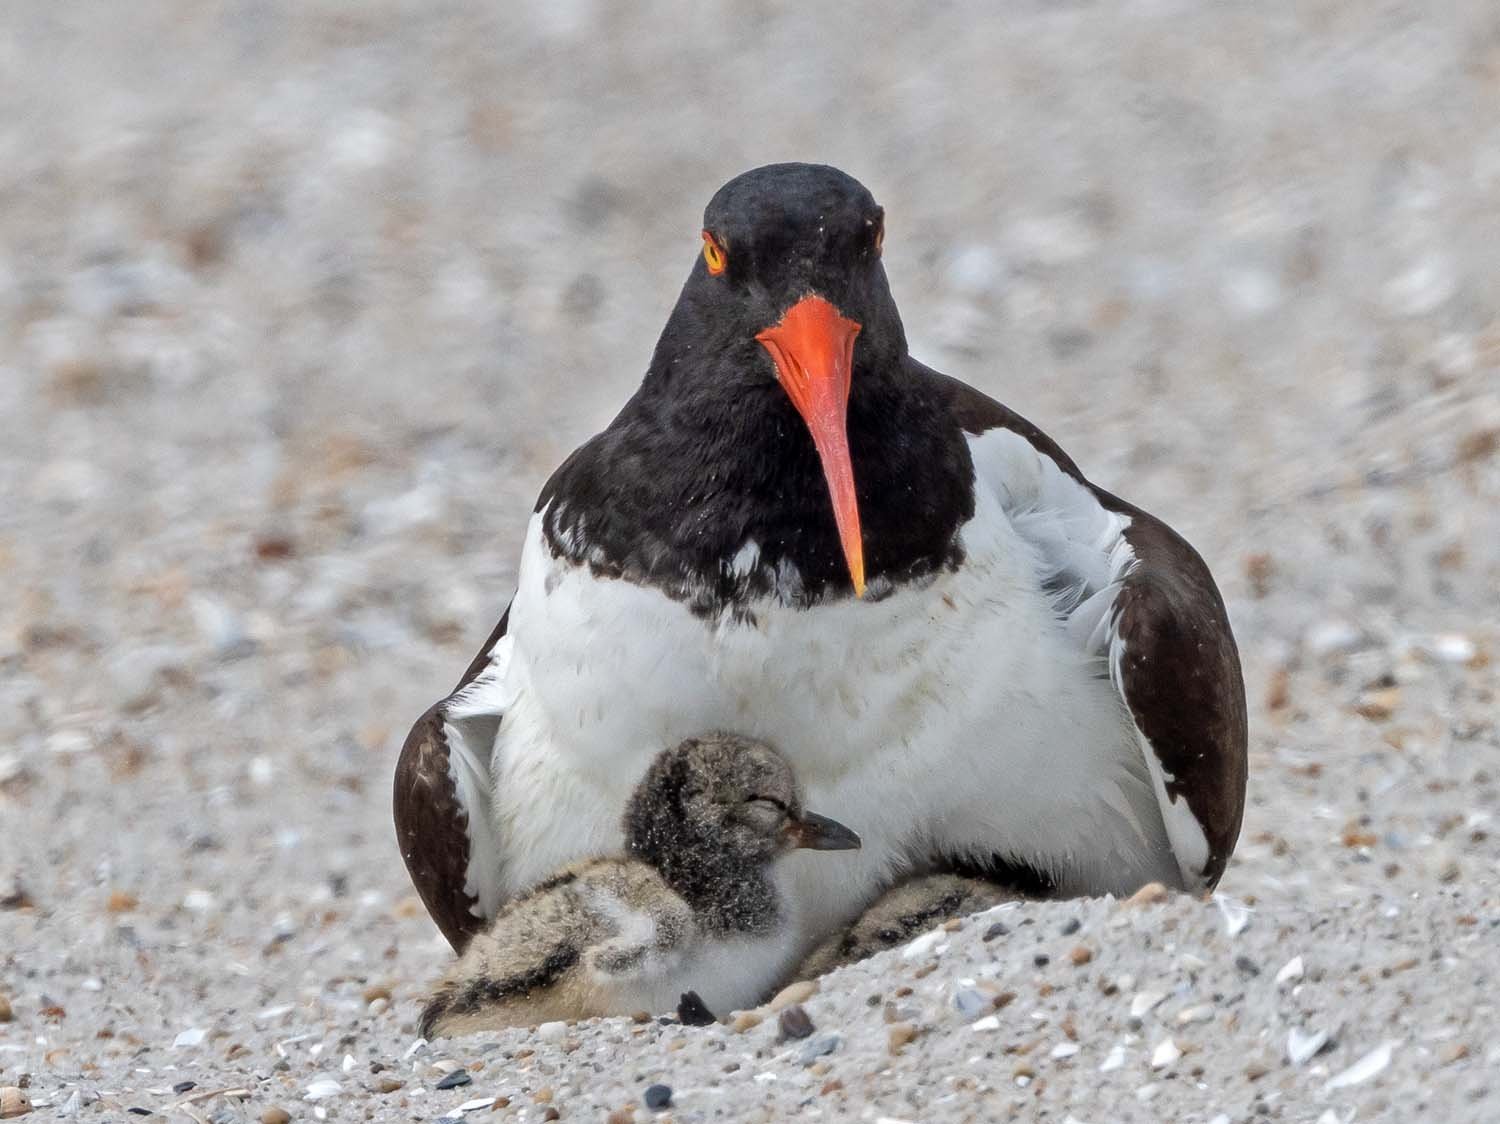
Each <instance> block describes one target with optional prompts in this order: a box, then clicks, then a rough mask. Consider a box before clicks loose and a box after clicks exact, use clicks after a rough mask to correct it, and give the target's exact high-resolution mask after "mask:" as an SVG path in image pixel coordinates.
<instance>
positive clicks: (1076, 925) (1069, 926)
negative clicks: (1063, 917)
mask: <svg viewBox="0 0 1500 1124" xmlns="http://www.w3.org/2000/svg"><path fill="white" fill-rule="evenodd" d="M1082 928H1083V922H1082V921H1080V920H1078V918H1076V917H1070V918H1068V920H1067V921H1066V922H1064V924H1063V927H1062V935H1063V936H1065V937H1071V936H1072V935H1073V934H1074V933H1076V932H1078V930H1079V929H1082Z"/></svg>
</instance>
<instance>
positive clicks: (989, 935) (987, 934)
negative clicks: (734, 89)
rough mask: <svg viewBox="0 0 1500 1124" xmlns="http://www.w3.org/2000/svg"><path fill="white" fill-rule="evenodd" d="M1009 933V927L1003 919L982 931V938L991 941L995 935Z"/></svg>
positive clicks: (1001, 935) (1000, 935) (1006, 934)
mask: <svg viewBox="0 0 1500 1124" xmlns="http://www.w3.org/2000/svg"><path fill="white" fill-rule="evenodd" d="M1009 934H1010V928H1009V926H1007V925H1006V924H1005V922H1003V921H996V922H995V923H994V924H993V925H991V926H990V927H989V928H988V929H986V930H985V931H984V937H983V938H982V939H983V940H986V941H992V940H994V939H995V938H996V937H1004V936H1008V935H1009Z"/></svg>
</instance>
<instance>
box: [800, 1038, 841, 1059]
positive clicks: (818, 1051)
mask: <svg viewBox="0 0 1500 1124" xmlns="http://www.w3.org/2000/svg"><path fill="white" fill-rule="evenodd" d="M842 1042H843V1038H842V1037H841V1036H840V1035H837V1034H820V1035H818V1036H817V1037H816V1038H809V1039H808V1040H807V1042H806V1043H805V1044H804V1045H803V1047H802V1049H801V1050H800V1051H798V1053H797V1060H798V1061H799V1062H801V1063H802V1064H803V1065H811V1064H812V1063H813V1062H815V1061H817V1060H818V1059H819V1058H821V1057H824V1056H825V1055H827V1054H831V1053H833V1052H834V1051H835V1050H837V1049H838V1048H839V1045H840V1044H841V1043H842Z"/></svg>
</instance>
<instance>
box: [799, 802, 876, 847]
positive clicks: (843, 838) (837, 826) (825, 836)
mask: <svg viewBox="0 0 1500 1124" xmlns="http://www.w3.org/2000/svg"><path fill="white" fill-rule="evenodd" d="M786 835H787V838H788V839H790V840H791V841H792V845H793V846H794V847H801V848H804V849H806V850H809V851H857V850H859V846H860V842H859V836H858V835H856V834H855V833H854V832H853V831H851V830H849V828H847V827H845V826H844V825H843V824H841V823H839V822H838V820H831V819H829V818H828V817H827V816H820V815H818V813H817V812H803V813H802V817H801V819H796V820H793V821H792V822H791V823H789V824H787V826H786Z"/></svg>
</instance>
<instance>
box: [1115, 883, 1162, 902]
mask: <svg viewBox="0 0 1500 1124" xmlns="http://www.w3.org/2000/svg"><path fill="white" fill-rule="evenodd" d="M1166 900H1167V888H1166V887H1165V886H1163V885H1162V884H1161V883H1160V882H1147V883H1146V884H1145V885H1144V886H1142V887H1141V888H1140V889H1139V890H1137V891H1136V892H1135V893H1133V894H1131V895H1130V897H1128V898H1126V899H1125V904H1126V905H1160V904H1161V903H1162V902H1164V901H1166Z"/></svg>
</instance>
